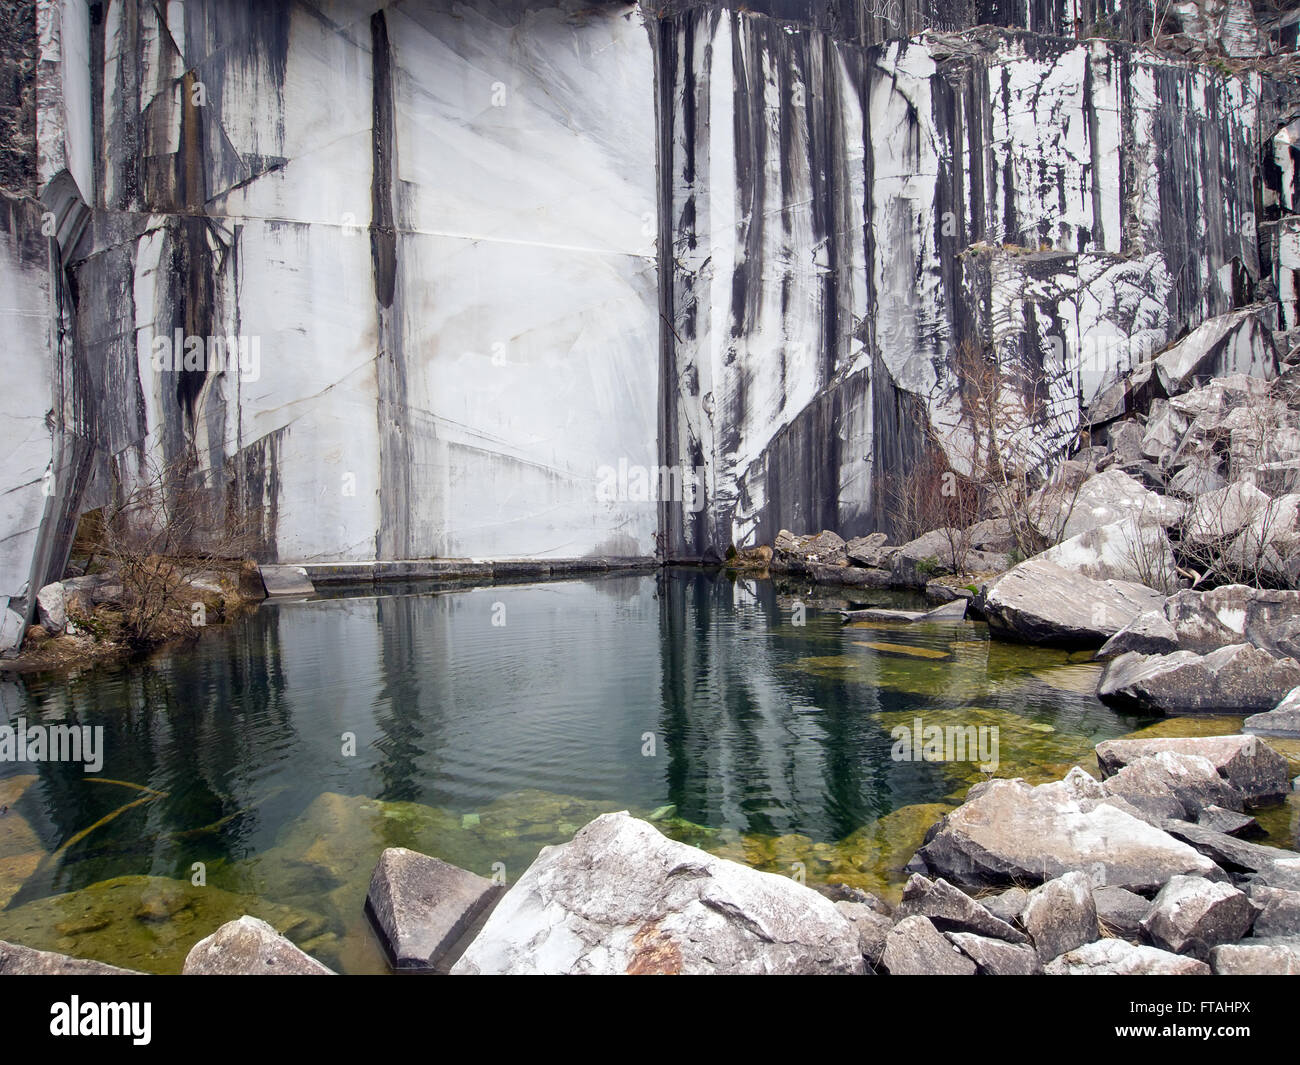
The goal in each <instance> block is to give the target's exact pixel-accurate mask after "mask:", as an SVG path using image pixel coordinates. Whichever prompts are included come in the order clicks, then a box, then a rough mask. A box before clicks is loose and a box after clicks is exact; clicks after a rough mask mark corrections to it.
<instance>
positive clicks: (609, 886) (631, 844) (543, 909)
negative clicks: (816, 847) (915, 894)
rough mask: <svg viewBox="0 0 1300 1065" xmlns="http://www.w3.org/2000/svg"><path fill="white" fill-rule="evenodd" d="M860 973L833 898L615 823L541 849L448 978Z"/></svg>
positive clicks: (854, 942) (604, 821)
mask: <svg viewBox="0 0 1300 1065" xmlns="http://www.w3.org/2000/svg"><path fill="white" fill-rule="evenodd" d="M937 934H938V933H936V935H937ZM863 969H864V965H863V960H862V953H861V950H860V947H859V937H858V930H857V929H856V928H855V927H854V926H853V925H852V924H851V923H850V922H849V921H848V920H847V919H846V918H845V917H844V916H843V915H842V914H841V913H840V912H839V911H838V910H837V909H836V908H835V905H834V904H833V903H832V902H831V901H830V900H829V899H827V898H824V897H823V896H821V895H819V894H818V893H817V892H815V891H813V890H812V889H811V888H807V887H804V886H803V885H801V884H797V883H795V882H794V881H793V880H791V879H790V878H788V877H784V876H778V875H776V874H773V873H760V872H757V871H756V870H753V869H749V868H747V867H746V866H743V865H739V864H737V863H735V862H730V861H726V860H724V859H721V858H715V857H714V856H712V855H710V854H707V853H705V852H704V851H701V850H697V849H696V848H694V847H688V846H686V845H685V844H683V843H676V842H674V841H673V840H670V839H667V838H666V837H664V836H662V835H661V834H660V833H659V832H658V831H657V830H656V829H655V828H654V826H653V825H650V824H648V823H646V822H645V821H640V820H637V819H635V818H632V817H629V816H628V815H627V814H626V813H615V814H604V815H602V816H600V817H598V818H596V819H595V820H594V821H592V822H591V823H590V824H588V825H587V826H586V827H585V828H582V829H581V830H579V832H578V833H577V834H576V835H575V836H574V837H573V839H572V840H571V841H570V842H568V843H566V844H564V845H563V846H559V847H546V848H544V849H543V850H542V852H541V853H540V854H539V855H538V857H537V860H536V861H535V862H533V864H532V865H531V866H529V867H528V869H527V871H525V873H524V874H523V876H521V877H520V878H519V880H518V882H516V883H515V884H514V886H513V887H511V889H510V890H509V891H508V892H507V893H506V895H505V897H504V898H502V900H501V901H500V902H499V903H498V904H497V907H496V909H495V910H494V911H493V912H492V915H491V916H490V917H489V918H488V920H487V923H486V924H485V925H484V926H483V930H482V931H481V932H480V933H479V935H478V936H477V938H475V940H474V942H473V943H471V944H470V946H469V948H468V949H467V950H466V951H465V953H464V954H463V955H462V956H461V958H460V960H459V961H458V962H456V964H455V966H453V968H452V972H453V973H464V974H478V973H483V974H487V973H711V972H717V973H791V974H794V973H860V972H862V971H863Z"/></svg>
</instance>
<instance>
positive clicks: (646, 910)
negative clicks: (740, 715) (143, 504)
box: [0, 735, 1300, 976]
mask: <svg viewBox="0 0 1300 1065" xmlns="http://www.w3.org/2000/svg"><path fill="white" fill-rule="evenodd" d="M1096 754H1097V766H1098V776H1093V775H1092V774H1090V773H1089V772H1087V771H1085V770H1084V769H1083V768H1082V767H1077V766H1076V767H1075V768H1073V769H1071V770H1070V772H1069V773H1068V774H1067V775H1066V776H1065V777H1064V778H1063V779H1061V780H1058V781H1054V782H1051V783H1047V784H1040V785H1038V786H1036V787H1035V786H1032V785H1030V784H1028V783H1026V782H1025V781H1024V780H1021V779H996V780H990V781H987V782H985V783H982V784H977V785H976V786H974V787H973V788H971V789H970V791H969V793H968V794H967V797H966V800H965V802H963V803H962V805H961V806H959V807H958V808H957V809H955V810H954V811H952V812H951V813H949V814H947V815H946V816H944V817H943V818H942V819H940V820H939V821H938V822H937V823H936V824H935V825H934V826H933V827H932V828H931V829H930V831H929V832H928V833H927V835H926V837H925V841H924V843H923V844H922V846H921V847H920V849H919V850H918V851H917V852H916V854H915V855H914V857H913V858H912V860H911V862H910V863H909V865H908V870H909V872H910V873H911V876H910V879H908V881H907V883H906V885H905V887H904V889H903V893H902V899H901V902H900V903H899V904H898V905H896V906H891V905H889V904H888V903H887V902H886V901H884V900H883V899H881V898H879V897H877V896H875V895H873V894H870V893H868V892H864V891H861V890H859V889H856V888H851V887H848V886H846V885H843V884H830V885H827V886H825V887H823V888H822V889H821V890H814V889H813V888H811V887H807V886H805V885H804V884H802V883H800V882H799V881H798V879H797V878H793V877H787V876H782V875H779V874H775V873H765V872H759V871H757V870H754V869H751V868H749V867H748V866H746V865H743V864H741V863H738V862H734V861H730V860H728V859H725V858H721V857H717V856H715V855H711V854H709V853H707V852H705V851H702V850H699V849H697V848H695V847H692V846H689V845H687V844H685V843H680V842H676V841H673V840H671V839H668V838H667V837H666V836H663V835H662V834H661V833H660V832H659V830H658V829H657V828H656V827H655V826H654V825H653V824H651V823H649V822H647V821H643V820H639V819H637V818H634V817H631V816H629V815H628V814H627V813H625V812H622V813H610V814H604V815H601V816H599V817H597V818H596V819H595V820H593V821H591V822H590V823H588V824H587V825H586V826H585V827H583V828H581V829H579V830H578V831H577V832H576V834H575V835H574V837H573V839H572V840H571V841H570V842H568V843H565V844H562V845H559V846H554V847H545V848H543V849H542V851H541V853H540V854H539V855H538V857H537V859H536V861H534V862H533V864H532V865H531V866H530V867H529V868H528V869H527V870H526V871H525V872H524V873H523V875H522V876H520V877H519V879H518V880H517V881H516V882H515V883H514V884H513V885H511V886H510V887H509V888H508V889H507V888H505V887H504V886H503V885H501V884H498V883H495V882H494V881H493V880H489V879H487V878H485V877H481V876H478V875H477V874H474V873H472V872H469V871H467V870H464V869H459V868H457V867H455V866H453V865H450V864H448V863H446V862H443V861H441V860H440V859H438V858H436V857H430V856H427V855H423V854H419V853H416V852H414V851H411V850H407V849H404V848H390V849H389V850H387V851H385V852H384V853H383V855H382V857H381V858H380V861H379V863H378V865H377V866H376V868H375V870H374V872H373V874H372V876H371V880H370V890H369V893H368V896H367V899H366V912H367V915H368V916H369V918H370V921H371V923H372V926H373V928H374V930H375V932H376V934H377V935H378V937H379V939H380V940H381V942H382V943H383V944H384V946H385V949H386V952H387V954H388V958H389V963H390V965H391V966H392V967H393V968H394V969H395V970H401V971H416V972H421V971H423V972H443V973H446V972H450V973H452V974H454V975H474V974H491V973H496V974H524V973H533V974H552V973H553V974H560V973H589V974H604V973H631V974H650V973H718V974H725V973H770V974H844V975H860V974H881V975H896V976H899V975H920V974H945V975H1030V974H1046V975H1105V974H1139V975H1208V974H1218V975H1242V974H1290V975H1300V853H1298V852H1296V851H1292V850H1285V849H1282V848H1278V847H1272V846H1265V845H1262V844H1259V843H1254V842H1251V841H1250V839H1249V838H1248V837H1250V836H1251V835H1252V834H1255V833H1257V832H1258V826H1257V825H1256V822H1255V819H1254V817H1252V816H1251V813H1250V811H1251V810H1253V809H1256V808H1258V807H1260V806H1263V805H1266V804H1269V803H1273V802H1276V801H1277V800H1279V799H1280V798H1282V797H1284V796H1285V795H1286V794H1287V793H1288V792H1289V791H1291V790H1292V789H1293V788H1297V789H1300V778H1297V780H1296V781H1295V782H1292V781H1291V780H1290V779H1289V777H1288V774H1289V772H1290V771H1291V770H1290V767H1289V765H1288V761H1287V759H1286V758H1285V757H1284V756H1283V755H1281V754H1279V753H1278V752H1277V751H1275V750H1273V749H1272V748H1270V747H1269V746H1268V745H1267V744H1266V743H1265V742H1264V741H1263V740H1261V739H1259V738H1258V737H1255V736H1250V735H1237V736H1211V737H1193V738H1182V739H1173V738H1167V739H1126V740H1112V741H1107V742H1104V743H1102V744H1099V745H1098V747H1097V750H1096ZM126 971H127V970H123V969H119V968H116V967H114V966H109V965H103V964H101V963H98V962H91V961H86V960H81V959H74V958H67V957H64V956H62V955H59V954H56V953H52V952H46V951H37V950H32V949H30V948H27V947H23V946H18V945H14V944H8V943H3V944H0V973H10V974H18V973H67V974H92V973H103V974H108V973H123V972H126ZM184 972H185V973H186V974H212V973H221V974H240V973H268V972H271V973H283V974H302V975H325V974H328V973H329V972H330V970H329V969H328V968H326V967H325V966H324V965H322V964H321V963H320V962H318V961H316V960H315V959H314V958H312V957H310V956H309V955H307V954H305V953H304V952H303V951H301V950H299V949H298V948H297V947H295V946H294V945H293V944H292V943H291V942H290V941H289V940H288V939H286V938H285V937H284V936H282V935H280V934H279V933H277V932H276V930H275V929H274V928H273V927H272V926H271V925H270V924H268V923H267V922H265V921H263V920H261V919H258V918H255V917H252V916H249V915H246V916H244V917H241V918H239V919H238V920H235V921H231V922H228V923H227V924H225V925H223V926H222V927H221V928H219V929H218V930H217V931H216V932H214V933H212V934H211V935H209V936H207V937H205V938H204V939H202V940H201V941H199V942H198V943H197V944H195V945H194V947H193V948H192V949H191V950H190V952H189V955H188V957H187V959H186V961H185V966H184Z"/></svg>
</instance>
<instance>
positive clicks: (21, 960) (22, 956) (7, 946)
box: [0, 942, 143, 976]
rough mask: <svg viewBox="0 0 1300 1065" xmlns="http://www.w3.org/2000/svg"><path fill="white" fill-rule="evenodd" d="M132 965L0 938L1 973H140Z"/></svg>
mask: <svg viewBox="0 0 1300 1065" xmlns="http://www.w3.org/2000/svg"><path fill="white" fill-rule="evenodd" d="M141 975H143V974H142V973H138V972H136V971H135V970H134V969H119V968H118V967H117V966H116V965H105V964H104V963H103V962H102V961H90V960H88V959H86V958H69V957H68V956H67V955H66V954H55V953H54V952H53V951H48V950H32V948H31V947H22V946H19V945H18V944H17V943H4V942H0V976H141Z"/></svg>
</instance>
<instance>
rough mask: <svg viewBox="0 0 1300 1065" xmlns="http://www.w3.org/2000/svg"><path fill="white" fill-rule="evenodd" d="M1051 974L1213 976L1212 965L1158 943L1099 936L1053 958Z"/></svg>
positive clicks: (1049, 969)
mask: <svg viewBox="0 0 1300 1065" xmlns="http://www.w3.org/2000/svg"><path fill="white" fill-rule="evenodd" d="M1044 972H1046V973H1047V975H1048V976H1209V975H1210V967H1209V966H1208V965H1206V964H1205V962H1203V961H1198V960H1197V959H1195V958H1182V957H1179V956H1178V955H1177V954H1171V953H1170V952H1169V951H1167V950H1160V949H1159V948H1158V947H1147V946H1141V945H1139V944H1135V943H1129V942H1126V941H1125V940H1123V939H1099V940H1097V941H1096V942H1095V943H1088V944H1085V945H1084V946H1082V947H1078V948H1076V949H1075V950H1072V951H1070V952H1069V953H1067V954H1062V955H1061V956H1060V957H1059V958H1057V959H1056V960H1055V961H1052V962H1049V963H1048V965H1047V967H1046V968H1045V969H1044Z"/></svg>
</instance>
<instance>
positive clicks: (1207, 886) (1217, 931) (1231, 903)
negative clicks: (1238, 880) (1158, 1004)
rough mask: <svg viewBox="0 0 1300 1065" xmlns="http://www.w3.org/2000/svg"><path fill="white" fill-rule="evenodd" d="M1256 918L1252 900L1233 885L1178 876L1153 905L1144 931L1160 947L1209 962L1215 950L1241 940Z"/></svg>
mask: <svg viewBox="0 0 1300 1065" xmlns="http://www.w3.org/2000/svg"><path fill="white" fill-rule="evenodd" d="M1254 919H1255V907H1254V906H1252V905H1251V903H1250V899H1248V898H1247V897H1246V895H1245V893H1244V892H1241V891H1238V890H1237V889H1236V888H1234V887H1233V886H1232V885H1231V884H1224V883H1222V882H1214V881H1210V880H1206V879H1204V878H1203V877H1199V876H1176V877H1173V878H1172V879H1171V880H1170V881H1169V883H1167V884H1166V885H1165V886H1164V887H1163V888H1161V889H1160V892H1159V894H1157V895H1156V897H1155V900H1154V901H1153V902H1152V903H1151V909H1150V910H1149V911H1148V912H1147V915H1146V917H1144V918H1143V919H1142V931H1143V932H1145V933H1146V935H1147V937H1148V938H1149V939H1150V940H1151V942H1152V943H1154V944H1155V945H1156V946H1157V947H1163V948H1164V949H1165V950H1169V951H1173V953H1175V954H1190V955H1192V956H1193V957H1195V958H1200V959H1201V960H1202V961H1208V960H1209V957H1210V951H1211V950H1212V949H1213V948H1214V947H1217V946H1219V945H1220V944H1221V943H1235V942H1236V941H1237V940H1238V939H1241V938H1242V936H1244V935H1245V934H1246V933H1247V932H1249V931H1250V926H1251V922H1252V921H1254Z"/></svg>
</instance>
